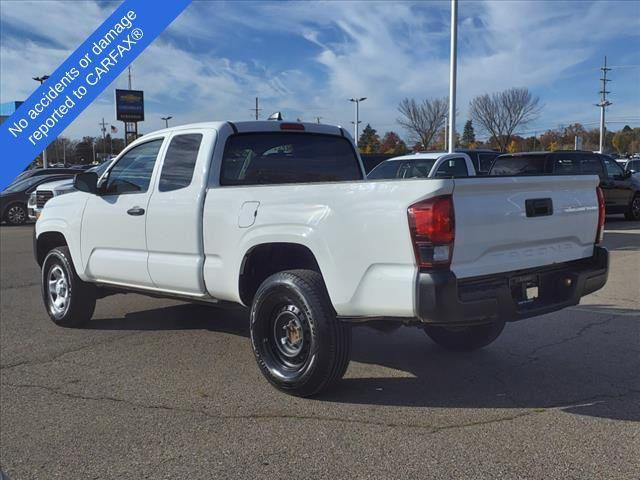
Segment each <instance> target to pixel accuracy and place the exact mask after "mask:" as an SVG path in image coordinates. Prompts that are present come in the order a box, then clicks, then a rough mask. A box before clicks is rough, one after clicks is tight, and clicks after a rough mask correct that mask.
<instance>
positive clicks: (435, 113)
mask: <svg viewBox="0 0 640 480" xmlns="http://www.w3.org/2000/svg"><path fill="white" fill-rule="evenodd" d="M448 108H449V103H448V101H447V99H446V98H434V99H430V98H427V99H425V100H423V101H422V103H418V102H416V101H415V100H414V99H413V98H411V99H409V98H405V99H404V100H402V101H401V102H400V104H399V105H398V111H399V112H400V113H401V114H402V117H400V118H398V120H397V121H398V123H399V124H400V125H401V126H403V127H404V128H405V129H407V130H408V131H409V132H410V133H411V135H412V136H413V137H415V138H414V140H419V141H420V143H421V144H422V146H423V148H425V149H426V148H428V147H429V144H430V143H431V140H432V139H433V137H434V136H435V135H436V133H438V130H440V129H441V128H442V127H444V123H445V119H446V118H447V110H448Z"/></svg>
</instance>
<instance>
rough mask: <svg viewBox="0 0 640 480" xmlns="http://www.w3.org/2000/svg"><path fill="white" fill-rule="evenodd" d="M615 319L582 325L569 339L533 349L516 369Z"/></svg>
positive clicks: (608, 318)
mask: <svg viewBox="0 0 640 480" xmlns="http://www.w3.org/2000/svg"><path fill="white" fill-rule="evenodd" d="M616 317H618V315H615V314H614V315H611V316H609V317H607V318H605V319H604V320H598V321H597V322H591V323H588V324H586V325H583V326H582V327H581V328H580V329H579V330H578V331H577V332H576V333H575V334H573V335H571V336H570V337H565V338H563V339H561V340H558V341H556V342H552V343H546V344H544V345H540V346H538V347H536V348H535V349H533V350H532V351H531V352H529V353H528V354H527V355H526V358H527V359H526V360H525V361H524V362H523V363H521V364H520V365H518V367H524V366H525V365H528V364H530V363H532V362H535V361H537V360H538V359H539V358H540V357H539V356H538V355H537V354H538V353H539V352H541V351H543V350H547V349H549V348H553V347H557V346H560V345H564V344H566V343H569V342H572V341H574V340H576V339H578V338H580V337H581V336H582V335H584V334H585V333H586V332H587V331H589V330H591V329H592V328H594V327H598V326H601V325H605V324H607V323H609V322H610V321H611V320H613V319H615V318H616Z"/></svg>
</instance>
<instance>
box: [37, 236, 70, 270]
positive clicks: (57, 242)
mask: <svg viewBox="0 0 640 480" xmlns="http://www.w3.org/2000/svg"><path fill="white" fill-rule="evenodd" d="M68 245H69V244H68V243H67V239H66V238H65V236H64V235H63V234H62V233H60V232H43V233H41V234H40V235H38V237H37V238H36V245H35V254H36V261H37V262H38V265H40V266H42V263H43V262H44V259H45V257H46V256H47V253H49V252H50V251H51V250H53V249H54V248H56V247H63V246H68Z"/></svg>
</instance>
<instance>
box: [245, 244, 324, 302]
mask: <svg viewBox="0 0 640 480" xmlns="http://www.w3.org/2000/svg"><path fill="white" fill-rule="evenodd" d="M299 269H302V270H312V271H315V272H318V273H320V275H322V272H321V271H320V266H319V265H318V261H317V260H316V257H315V255H314V254H313V252H312V251H311V250H310V249H309V248H308V247H307V246H305V245H301V244H299V243H285V242H274V243H262V244H259V245H255V246H253V247H251V248H250V249H249V250H248V251H247V253H245V255H244V258H243V259H242V263H241V265H240V272H239V275H238V292H239V293H240V299H241V300H242V303H243V304H244V305H251V302H252V301H253V297H254V295H255V294H256V292H257V291H258V288H259V287H260V285H261V284H262V282H263V281H264V280H265V279H267V277H269V276H271V275H273V274H274V273H277V272H282V271H284V270H299Z"/></svg>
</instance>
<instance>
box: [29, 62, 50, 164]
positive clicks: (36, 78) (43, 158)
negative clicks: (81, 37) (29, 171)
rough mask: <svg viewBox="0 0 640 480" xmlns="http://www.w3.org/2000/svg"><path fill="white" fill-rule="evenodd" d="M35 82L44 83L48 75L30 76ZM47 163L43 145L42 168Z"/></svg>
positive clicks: (45, 148)
mask: <svg viewBox="0 0 640 480" xmlns="http://www.w3.org/2000/svg"><path fill="white" fill-rule="evenodd" d="M32 78H33V79H34V80H35V81H36V82H39V83H40V85H42V84H43V83H44V81H45V80H47V79H48V78H49V75H42V76H41V77H32ZM48 166H49V163H48V162H47V147H44V150H43V151H42V168H47V167H48Z"/></svg>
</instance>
